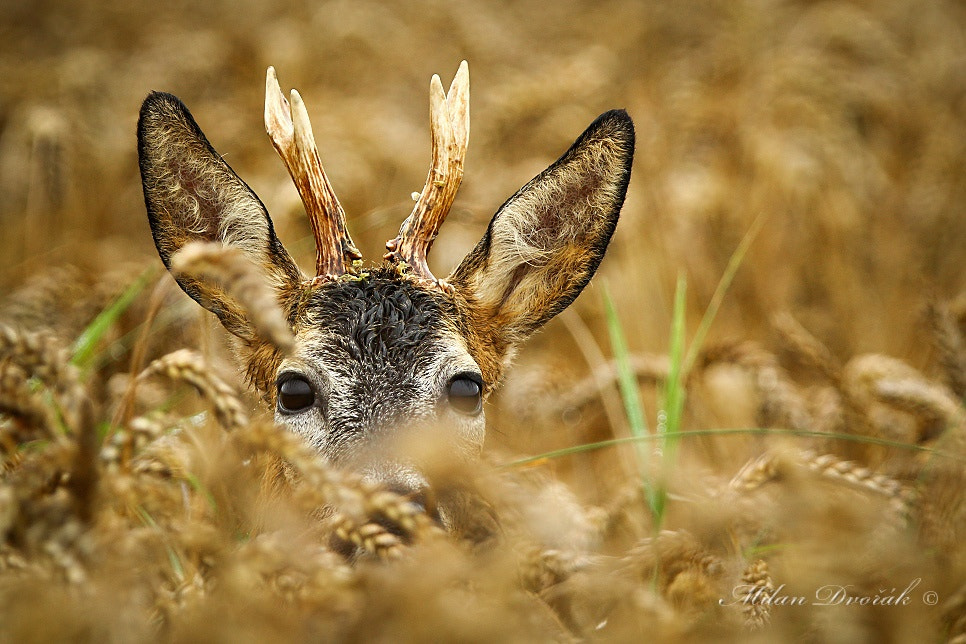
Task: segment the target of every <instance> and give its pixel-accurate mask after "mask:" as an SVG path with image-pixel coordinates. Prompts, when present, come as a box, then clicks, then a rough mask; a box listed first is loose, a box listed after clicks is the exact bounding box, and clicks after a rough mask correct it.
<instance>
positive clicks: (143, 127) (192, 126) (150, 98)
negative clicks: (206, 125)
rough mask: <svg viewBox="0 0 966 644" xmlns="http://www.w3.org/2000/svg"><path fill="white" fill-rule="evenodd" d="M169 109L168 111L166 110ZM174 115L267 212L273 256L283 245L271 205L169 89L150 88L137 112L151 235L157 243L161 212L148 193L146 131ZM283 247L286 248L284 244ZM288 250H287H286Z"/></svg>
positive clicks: (166, 262) (140, 163) (167, 261)
mask: <svg viewBox="0 0 966 644" xmlns="http://www.w3.org/2000/svg"><path fill="white" fill-rule="evenodd" d="M165 112H167V114H165ZM172 116H173V117H174V118H175V119H176V120H177V121H178V122H180V123H182V124H183V125H184V126H185V127H186V129H187V130H188V131H190V132H191V134H192V135H193V136H194V137H195V138H196V139H197V140H198V141H199V142H200V143H201V144H202V145H203V146H204V147H205V149H206V151H207V152H208V153H209V154H211V156H212V158H214V159H216V160H217V162H218V163H219V164H221V165H222V166H223V167H224V168H225V169H226V170H227V171H228V172H229V173H230V174H231V175H232V176H233V177H234V178H235V179H237V180H238V182H239V183H240V184H241V185H243V186H244V187H245V189H246V190H247V191H248V193H249V194H250V195H251V197H252V199H254V200H255V202H257V203H258V205H259V207H260V208H261V210H262V213H263V214H264V215H265V220H266V222H267V223H268V236H269V249H268V250H269V253H270V256H273V259H274V255H275V253H276V252H277V247H281V242H279V241H278V236H277V235H276V234H275V225H274V223H273V222H272V218H271V216H270V215H269V214H268V209H267V208H266V207H265V204H264V203H262V200H261V199H260V198H259V196H258V195H257V194H255V191H254V190H252V188H251V186H249V185H248V184H247V183H246V182H245V180H244V179H242V178H241V177H240V176H238V173H237V172H235V170H234V169H233V168H232V167H231V166H230V165H229V164H228V162H227V161H225V159H224V157H222V156H221V154H219V153H218V151H217V150H216V149H215V148H214V146H213V145H211V142H210V141H208V137H207V136H205V133H204V132H203V131H202V129H201V127H200V126H199V125H198V122H197V121H195V119H194V117H193V116H192V115H191V111H190V110H189V109H188V107H187V106H186V105H185V104H184V103H183V102H182V101H181V99H180V98H178V97H177V96H175V95H174V94H169V93H167V92H158V91H154V92H150V93H149V94H148V95H147V97H146V98H145V99H144V102H142V103H141V110H140V113H139V114H138V125H137V139H138V168H139V170H140V172H141V187H142V191H143V193H144V206H145V209H146V210H147V212H148V222H149V223H150V225H151V236H152V237H154V241H155V245H156V246H158V238H159V235H158V233H157V225H158V213H157V210H156V209H155V206H154V204H152V203H151V200H150V197H149V196H148V187H147V181H148V180H149V174H150V160H149V159H150V153H149V150H148V142H147V137H146V136H145V133H146V131H147V129H148V127H149V122H150V121H151V120H152V119H153V118H159V119H160V118H166V117H168V118H170V117H172ZM282 250H283V251H284V248H282ZM158 253H159V255H161V261H163V262H164V265H165V266H166V267H168V268H170V267H171V264H170V260H171V258H170V256H166V255H168V253H163V252H162V251H161V248H160V246H158ZM286 254H287V253H286Z"/></svg>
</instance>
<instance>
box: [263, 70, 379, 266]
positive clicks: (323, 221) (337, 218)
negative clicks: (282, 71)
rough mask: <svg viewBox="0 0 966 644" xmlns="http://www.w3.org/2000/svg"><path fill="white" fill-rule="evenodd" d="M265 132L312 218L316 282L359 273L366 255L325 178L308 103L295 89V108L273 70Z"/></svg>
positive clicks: (268, 81)
mask: <svg viewBox="0 0 966 644" xmlns="http://www.w3.org/2000/svg"><path fill="white" fill-rule="evenodd" d="M265 131H266V132H268V135H269V136H270V137H271V138H272V144H273V145H274V146H275V150H276V151H277V152H278V155H279V156H280V157H282V162H283V163H284V164H285V167H286V168H287V169H288V173H289V175H291V177H292V181H294V182H295V186H296V188H298V191H299V196H301V197H302V204H304V206H305V212H306V213H307V214H308V216H309V224H310V225H311V226H312V234H313V235H314V236H315V247H316V249H317V255H316V259H315V275H316V279H319V278H335V277H338V276H339V275H344V274H345V273H352V272H354V268H353V262H354V261H356V260H360V259H362V253H360V252H359V249H357V248H356V247H355V245H354V244H353V243H352V238H351V237H349V231H348V229H347V228H346V224H345V211H344V210H342V206H341V205H340V204H339V200H338V198H337V197H336V196H335V192H334V191H333V190H332V186H331V185H330V184H329V180H328V178H327V177H326V176H325V170H324V169H323V168H322V161H321V160H320V159H319V150H318V148H317V147H316V145H315V137H314V136H312V124H311V123H309V114H308V112H307V111H306V109H305V103H303V102H302V97H301V96H299V93H298V92H297V91H296V90H294V89H293V90H292V102H291V106H289V101H287V100H286V99H285V96H284V95H283V94H282V90H281V88H280V87H279V85H278V78H277V77H276V76H275V68H274V67H269V68H268V73H267V75H266V77H265Z"/></svg>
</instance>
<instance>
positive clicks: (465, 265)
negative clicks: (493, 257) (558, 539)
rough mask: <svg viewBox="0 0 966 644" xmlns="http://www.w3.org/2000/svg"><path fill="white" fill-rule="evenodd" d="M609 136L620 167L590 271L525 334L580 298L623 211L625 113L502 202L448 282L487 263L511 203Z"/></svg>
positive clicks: (603, 118)
mask: <svg viewBox="0 0 966 644" xmlns="http://www.w3.org/2000/svg"><path fill="white" fill-rule="evenodd" d="M608 132H609V133H611V136H612V138H614V139H615V140H616V141H618V142H619V147H620V149H621V164H620V169H619V171H618V174H617V180H616V182H615V188H616V190H615V198H614V202H613V206H612V208H611V209H610V210H609V211H608V212H607V213H605V215H604V216H605V217H606V218H607V223H606V225H605V226H604V227H603V234H602V235H601V237H600V240H599V243H598V244H596V245H595V246H594V247H593V249H592V251H591V257H590V261H589V263H588V264H587V267H588V269H589V270H588V271H587V272H586V275H584V276H583V277H582V278H581V279H580V280H578V281H576V282H574V285H573V288H571V290H570V292H569V294H568V295H566V296H564V297H562V298H560V299H559V300H557V301H556V302H555V303H554V304H553V305H552V306H551V307H549V308H548V310H547V311H546V313H545V314H544V315H542V316H541V317H540V318H538V319H537V320H536V321H535V322H534V323H533V324H532V325H531V328H530V329H528V330H527V332H528V333H532V332H533V331H536V330H537V329H539V328H540V327H541V326H543V325H544V324H546V323H547V322H549V321H550V320H551V319H552V318H553V317H554V316H556V315H557V314H558V313H560V312H561V311H563V310H564V309H565V308H567V307H568V306H570V305H571V304H572V303H573V301H574V300H575V299H577V296H578V295H580V293H581V292H582V291H583V290H584V288H585V287H586V286H587V284H588V283H590V280H591V279H592V278H593V276H594V274H596V272H597V269H598V267H599V266H600V263H601V261H603V259H604V254H605V253H606V252H607V247H608V246H609V245H610V240H611V238H612V237H613V236H614V231H615V230H616V229H617V221H618V219H619V218H620V212H621V209H622V208H623V207H624V200H625V199H626V197H627V188H628V186H629V185H630V181H631V170H632V167H633V163H634V150H635V146H636V134H635V131H634V121H633V120H632V119H631V117H630V115H629V114H628V113H627V111H626V110H624V109H614V110H609V111H607V112H604V113H603V114H601V115H600V116H598V117H597V118H596V119H594V121H593V122H592V123H591V124H590V125H588V126H587V128H586V129H585V130H584V131H583V133H581V135H580V136H578V137H577V140H576V141H574V143H573V144H572V145H571V146H570V147H569V148H568V149H567V151H566V152H564V153H563V154H562V155H561V156H560V158H559V159H557V160H556V161H554V162H553V163H552V164H550V166H549V167H548V168H547V169H546V170H544V171H542V172H541V173H540V174H538V175H537V176H535V177H534V178H533V179H531V180H530V181H528V182H527V183H526V184H525V185H524V186H523V187H522V188H520V189H519V190H517V191H516V192H515V193H513V195H512V196H510V197H509V198H508V199H507V200H506V201H504V202H503V204H502V205H501V206H500V207H499V208H497V210H496V213H494V215H493V217H491V218H490V223H489V224H488V225H487V228H486V234H485V235H483V238H482V239H481V240H480V241H479V243H478V244H477V246H476V247H475V248H474V249H473V250H471V251H470V253H469V254H468V255H467V256H466V260H464V261H463V262H462V263H460V265H459V266H457V267H456V269H454V271H453V273H452V275H451V276H450V278H449V281H450V282H454V283H458V282H461V281H463V279H464V278H465V277H466V276H467V275H468V274H470V273H472V272H473V270H474V269H477V268H480V267H481V266H482V265H483V264H485V263H486V262H487V261H488V258H489V255H490V245H491V243H492V239H493V227H494V226H495V224H496V222H497V219H498V218H499V216H500V214H501V213H502V212H503V211H504V209H506V207H507V206H508V205H509V204H510V203H512V202H513V201H514V200H515V199H516V198H517V197H519V196H520V195H521V194H523V193H524V192H526V191H527V190H529V189H530V187H531V186H533V184H535V183H538V182H540V181H542V180H543V179H544V178H545V177H546V176H547V175H549V174H551V173H553V172H554V171H555V170H556V169H557V168H558V167H560V166H561V165H564V164H566V163H567V162H569V161H570V160H571V159H572V158H573V157H574V156H575V155H576V154H577V153H578V150H579V149H580V148H581V147H583V146H584V145H585V144H586V143H587V141H588V139H592V138H594V137H599V136H606V133H608ZM467 260H471V261H467ZM472 260H476V261H472Z"/></svg>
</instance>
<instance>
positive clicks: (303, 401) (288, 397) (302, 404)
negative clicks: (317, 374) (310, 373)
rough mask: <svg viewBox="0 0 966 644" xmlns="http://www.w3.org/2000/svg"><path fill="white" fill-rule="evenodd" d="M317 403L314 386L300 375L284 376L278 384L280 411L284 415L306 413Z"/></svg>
mask: <svg viewBox="0 0 966 644" xmlns="http://www.w3.org/2000/svg"><path fill="white" fill-rule="evenodd" d="M314 403H315V390H314V389H313V388H312V384H311V383H310V382H309V381H308V380H306V379H305V378H303V377H302V376H298V375H294V374H292V375H290V376H288V377H286V376H282V378H280V379H279V383H278V410H279V411H280V412H282V413H283V414H295V413H298V412H300V411H305V410H306V409H308V408H309V407H311V406H312V405H313V404H314Z"/></svg>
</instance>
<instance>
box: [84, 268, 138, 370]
mask: <svg viewBox="0 0 966 644" xmlns="http://www.w3.org/2000/svg"><path fill="white" fill-rule="evenodd" d="M156 274H157V270H156V269H153V268H150V269H148V270H146V271H144V272H143V273H141V274H140V275H139V276H138V277H137V279H135V280H134V281H133V282H132V283H131V284H130V285H129V286H128V287H127V288H126V289H124V292H123V293H121V294H120V295H119V296H118V297H117V299H115V300H114V301H113V302H111V304H110V305H109V306H108V307H107V308H106V309H104V310H103V311H101V312H100V313H98V314H97V317H95V318H94V319H93V320H92V321H91V323H90V324H88V325H87V328H85V329H84V330H83V331H82V332H81V334H80V336H78V338H77V341H76V342H74V347H73V357H72V358H71V362H72V363H73V364H75V365H77V366H78V367H80V368H81V369H82V370H84V371H87V370H89V369H90V367H91V366H92V365H93V363H94V362H95V360H96V358H97V352H98V347H99V346H100V342H101V340H102V339H103V338H104V336H105V334H107V332H108V331H109V330H110V328H111V327H112V326H113V325H114V324H115V323H116V322H117V320H118V318H120V317H121V315H123V314H124V312H125V311H126V310H127V309H128V308H129V307H130V306H131V304H132V303H133V302H134V300H135V299H136V298H137V296H138V295H140V294H141V293H142V292H143V291H144V289H145V288H147V286H148V284H150V283H151V281H152V280H153V279H154V277H155V275H156Z"/></svg>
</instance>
